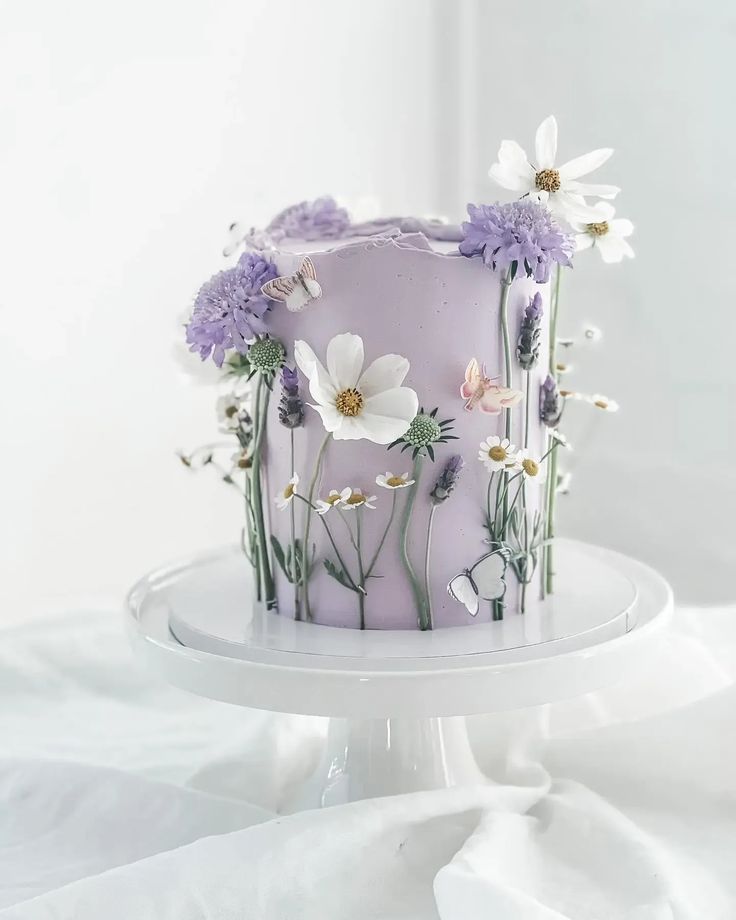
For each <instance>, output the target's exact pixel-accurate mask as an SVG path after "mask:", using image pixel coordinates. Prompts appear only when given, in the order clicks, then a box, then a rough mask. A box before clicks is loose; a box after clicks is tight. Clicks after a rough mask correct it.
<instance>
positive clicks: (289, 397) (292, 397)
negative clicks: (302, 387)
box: [279, 365, 304, 428]
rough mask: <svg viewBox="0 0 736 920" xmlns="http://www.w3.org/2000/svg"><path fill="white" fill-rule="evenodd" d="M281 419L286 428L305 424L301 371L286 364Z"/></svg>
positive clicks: (282, 378)
mask: <svg viewBox="0 0 736 920" xmlns="http://www.w3.org/2000/svg"><path fill="white" fill-rule="evenodd" d="M279 421H280V422H281V424H282V425H283V426H284V427H285V428H301V426H302V425H303V424H304V401H303V400H302V398H301V396H300V395H299V372H298V371H296V370H292V369H291V368H290V367H287V366H286V365H284V366H283V367H282V368H281V399H280V400H279Z"/></svg>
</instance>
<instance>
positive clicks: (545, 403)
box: [539, 374, 565, 428]
mask: <svg viewBox="0 0 736 920" xmlns="http://www.w3.org/2000/svg"><path fill="white" fill-rule="evenodd" d="M562 395H563V394H562V393H561V392H560V391H559V389H558V388H557V381H556V380H555V378H554V377H553V376H552V375H551V374H547V376H546V377H545V380H544V383H543V384H542V386H541V387H540V390H539V417H540V419H541V420H542V421H543V422H544V424H545V425H546V426H547V427H548V428H556V427H557V425H558V424H559V422H560V419H561V418H562V411H563V409H564V407H565V404H564V402H563V400H562V398H561V397H562Z"/></svg>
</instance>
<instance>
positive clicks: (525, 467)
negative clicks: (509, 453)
mask: <svg viewBox="0 0 736 920" xmlns="http://www.w3.org/2000/svg"><path fill="white" fill-rule="evenodd" d="M512 469H514V470H518V471H519V472H520V473H521V475H522V476H523V477H524V481H525V482H530V483H535V484H536V483H540V482H542V480H543V479H544V477H543V476H542V475H541V473H542V466H541V462H540V461H539V460H535V459H534V458H533V457H530V456H529V453H528V451H527V450H526V449H523V450H520V451H519V452H518V453H517V454H516V456H515V457H514V465H513V467H512Z"/></svg>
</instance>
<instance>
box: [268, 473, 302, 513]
mask: <svg viewBox="0 0 736 920" xmlns="http://www.w3.org/2000/svg"><path fill="white" fill-rule="evenodd" d="M298 485H299V477H298V476H297V474H296V473H294V475H293V476H292V477H291V479H290V480H289V481H288V483H287V484H286V486H285V488H284V489H283V490H282V491H281V492H279V493H278V494H277V495H276V496H275V497H274V501H275V502H276V507H277V508H278V509H279V511H283V510H284V508H286V507H287V505H288V504H289V502H290V501H293V499H294V496H295V495H296V487H297V486H298Z"/></svg>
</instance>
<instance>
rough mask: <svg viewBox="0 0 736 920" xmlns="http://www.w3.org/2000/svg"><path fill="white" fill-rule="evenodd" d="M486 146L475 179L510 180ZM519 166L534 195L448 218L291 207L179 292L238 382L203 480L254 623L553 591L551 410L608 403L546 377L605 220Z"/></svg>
mask: <svg viewBox="0 0 736 920" xmlns="http://www.w3.org/2000/svg"><path fill="white" fill-rule="evenodd" d="M548 123H549V119H548V120H547V122H545V123H543V125H542V126H540V132H541V131H542V130H543V129H544V126H545V125H547V128H546V129H545V130H547V131H548V132H549V124H548ZM554 136H555V142H556V126H555V131H554ZM510 143H511V142H504V145H508V144H510ZM504 145H502V148H501V151H500V153H499V164H496V167H498V169H496V167H494V169H496V173H497V175H496V176H495V178H496V179H497V181H499V182H500V183H501V184H503V181H502V180H503V179H504V178H506V179H507V182H509V183H511V182H514V183H516V184H517V185H518V182H519V181H520V179H519V176H521V175H523V174H524V169H525V167H524V166H523V163H521V162H520V161H519V160H518V153H517V152H516V150H515V148H509V147H504ZM517 146H518V145H517ZM538 146H539V132H538ZM547 146H548V147H549V145H547ZM510 149H512V153H511V154H510V153H509V150H510ZM519 150H520V148H519ZM521 153H522V154H523V151H521ZM543 153H544V155H545V156H547V158H548V159H549V150H548V149H547V150H546V151H544V150H543ZM596 153H600V152H599V151H598V152H596ZM588 156H593V155H588ZM513 157H517V159H516V160H513ZM510 158H511V159H510ZM552 158H554V151H552ZM580 159H584V158H580ZM539 161H540V162H541V158H540V160H539ZM573 162H574V161H573ZM568 165H570V166H572V163H571V164H568ZM527 166H529V169H532V170H533V175H532V179H531V180H529V181H534V182H535V183H536V184H535V188H536V193H532V190H530V191H529V193H527V194H526V195H525V196H523V197H522V198H521V199H520V200H519V201H516V202H511V203H508V204H495V205H488V206H484V205H480V206H474V205H469V206H468V216H469V219H468V220H467V221H466V222H465V223H464V224H462V226H453V225H449V224H444V223H440V222H436V221H420V220H416V219H405V218H388V219H386V220H381V221H374V222H372V223H370V224H355V223H352V222H351V220H350V217H349V215H348V214H347V212H346V211H345V210H344V209H342V208H340V207H338V206H337V204H336V203H335V202H334V201H333V200H332V199H331V198H324V199H319V200H317V201H315V202H305V203H303V204H300V205H296V206H293V207H291V208H288V209H286V210H285V211H283V212H281V213H280V214H279V215H277V217H276V218H274V220H273V221H272V222H271V224H270V225H269V226H268V227H267V228H266V229H265V230H263V231H250V232H249V233H248V234H240V236H242V237H243V240H242V242H244V243H245V246H246V249H245V252H244V253H243V254H242V255H241V256H240V258H239V259H238V261H237V263H236V264H235V265H234V266H233V267H231V268H229V269H226V270H225V271H223V272H221V273H220V274H219V275H216V276H215V277H214V278H213V279H211V280H210V281H209V282H208V283H207V284H205V285H204V286H203V288H202V289H201V291H200V292H199V294H198V296H197V300H196V302H195V307H194V311H193V314H192V318H191V320H190V322H189V324H188V326H187V341H188V343H189V345H190V348H191V350H192V351H195V352H197V353H198V354H199V355H200V356H201V357H202V358H203V359H207V358H212V359H213V360H214V361H215V363H216V364H218V366H222V367H223V369H224V370H225V371H226V372H227V374H228V376H229V377H230V379H231V380H232V381H233V382H234V383H235V384H237V385H238V386H237V389H236V391H235V392H234V393H233V394H231V395H229V396H225V397H223V398H222V399H221V400H220V413H221V421H222V424H223V428H224V430H225V431H227V432H228V433H229V434H230V435H232V436H233V438H234V439H235V440H234V442H233V443H234V444H236V445H237V450H236V452H235V454H234V455H233V466H232V470H231V471H229V472H228V473H226V474H225V475H224V476H223V478H224V479H225V481H226V482H228V483H229V484H231V485H234V486H236V487H237V488H238V489H239V490H241V491H242V493H243V495H244V498H245V507H246V520H245V527H244V536H243V549H244V553H245V556H246V557H247V559H248V560H249V563H250V564H251V565H252V566H253V568H254V572H255V576H256V584H257V593H258V599H259V600H260V602H261V603H262V604H263V606H264V607H265V608H266V609H268V610H270V611H272V615H280V616H288V617H294V618H296V619H301V620H305V621H309V622H314V623H319V624H323V625H327V626H340V627H352V628H360V629H362V628H367V629H412V628H417V627H419V628H420V629H431V628H437V627H445V626H462V625H466V624H472V623H475V622H482V621H488V620H500V619H502V618H503V617H504V616H510V615H521V614H523V613H524V612H525V610H527V609H529V606H530V605H532V604H538V603H540V601H541V600H543V598H544V596H545V593H546V592H549V591H551V590H552V589H553V575H554V561H553V555H552V546H553V534H554V523H553V522H554V503H555V495H556V493H557V491H558V483H559V481H560V475H559V470H558V468H557V455H558V452H559V451H560V450H563V449H564V447H565V445H566V442H565V439H564V437H563V436H562V435H561V434H559V432H558V430H557V425H558V423H559V421H560V417H561V415H562V408H563V406H564V404H565V402H566V401H567V400H568V399H571V398H572V399H580V400H583V401H588V402H591V403H593V404H594V405H597V406H598V408H612V407H613V404H612V403H610V401H607V400H605V399H604V398H603V397H585V396H582V395H581V394H577V393H574V392H573V391H565V390H560V388H559V386H558V379H557V378H558V374H559V371H560V366H559V363H558V361H557V357H556V345H557V342H556V340H555V332H554V327H555V325H556V319H557V310H558V306H559V304H558V302H557V300H558V298H557V296H556V295H557V292H558V290H559V285H558V282H559V275H560V271H561V268H563V267H567V266H569V265H570V262H571V255H572V253H573V251H574V249H575V248H576V244H577V248H581V249H582V248H588V244H587V240H588V238H590V239H592V240H593V242H594V244H595V243H600V241H601V240H603V239H604V238H605V237H606V234H607V232H608V231H607V230H606V229H605V226H606V222H605V221H601V220H598V219H597V218H598V217H601V216H603V212H602V211H600V210H597V209H596V207H595V206H592V205H588V204H587V203H586V202H585V199H584V198H583V194H584V193H583V192H581V191H580V190H579V189H575V188H572V189H570V190H569V191H568V198H569V201H567V200H566V199H563V197H562V194H563V192H564V191H565V183H566V182H567V180H566V178H565V173H564V170H565V168H566V167H560V169H559V170H556V169H554V168H553V166H552V165H549V166H546V167H545V168H544V169H538V168H536V167H531V166H530V165H529V164H528V163H527ZM504 170H505V172H504ZM514 170H516V171H515V172H514ZM492 173H493V170H492ZM509 177H510V178H509ZM540 177H541V179H540ZM527 179H528V177H527ZM570 184H572V185H574V184H575V183H574V181H572V180H571V181H570V182H567V185H568V186H569V185H570ZM577 185H581V183H579V182H578V183H577ZM596 188H600V189H606V188H609V187H607V186H605V187H604V186H600V187H596ZM555 196H557V198H559V200H560V201H559V202H557V203H556V202H555ZM564 201H567V205H566V206H567V207H568V209H569V211H570V212H571V213H568V214H561V213H560V208H561V204H560V202H564ZM606 207H608V208H610V206H606ZM586 209H587V210H586ZM607 213H608V212H607ZM609 217H610V215H609ZM593 218H596V219H595V220H594V219H593ZM576 221H577V224H576ZM615 223H616V222H615V221H611V224H612V225H613V224H615ZM619 223H625V222H621V221H620V222H619ZM574 230H577V232H578V237H577V238H574V237H573V231H574ZM581 238H582V239H581ZM237 242H241V240H240V239H238V240H237ZM627 245H628V244H627ZM625 254H628V253H625ZM244 380H247V381H249V384H248V386H247V387H245V388H243V387H242V386H241V385H240V384H242V382H243V381H244ZM184 459H185V462H186V463H187V464H188V465H191V464H192V463H193V462H194V455H192V456H190V457H188V458H184ZM199 460H200V463H201V464H202V465H208V464H212V463H214V460H213V454H212V452H211V451H210V452H209V453H207V454H206V455H203V456H202V455H201V456H200V457H199ZM244 564H246V563H244Z"/></svg>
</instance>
